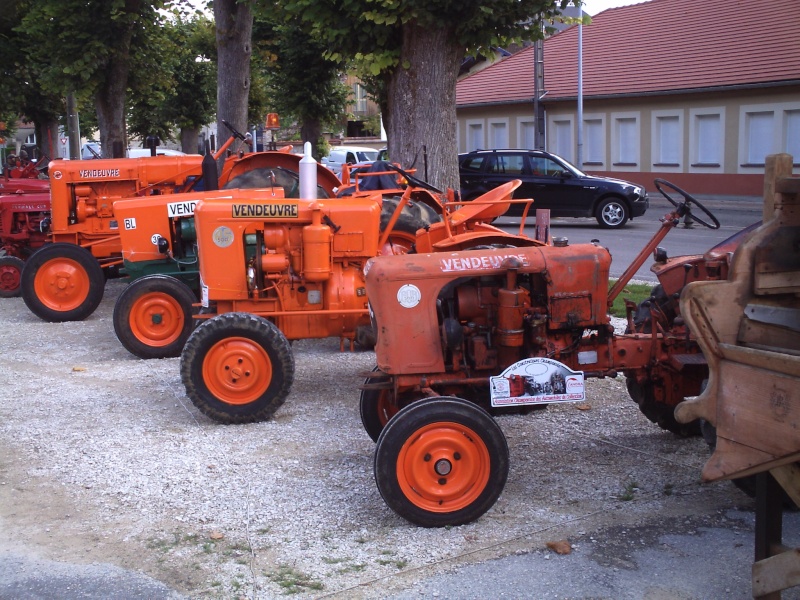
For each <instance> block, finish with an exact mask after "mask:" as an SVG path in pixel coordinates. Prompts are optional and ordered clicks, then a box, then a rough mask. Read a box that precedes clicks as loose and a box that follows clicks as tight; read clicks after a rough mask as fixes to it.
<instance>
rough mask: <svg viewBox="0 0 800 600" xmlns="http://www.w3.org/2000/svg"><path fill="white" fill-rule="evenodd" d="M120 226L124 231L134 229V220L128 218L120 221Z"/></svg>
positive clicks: (133, 218)
mask: <svg viewBox="0 0 800 600" xmlns="http://www.w3.org/2000/svg"><path fill="white" fill-rule="evenodd" d="M122 226H123V227H125V230H126V231H127V230H129V229H136V218H135V217H128V218H127V219H122Z"/></svg>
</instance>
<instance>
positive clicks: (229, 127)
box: [222, 119, 245, 142]
mask: <svg viewBox="0 0 800 600" xmlns="http://www.w3.org/2000/svg"><path fill="white" fill-rule="evenodd" d="M222 124H223V125H225V127H227V128H228V129H230V131H231V133H232V134H233V135H234V136H235V137H237V138H239V139H240V140H242V141H243V142H244V141H245V138H244V135H242V134H241V133H239V132H238V131H236V129H234V127H233V125H231V124H230V123H228V122H227V121H226V120H225V119H222Z"/></svg>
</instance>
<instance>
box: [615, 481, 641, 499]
mask: <svg viewBox="0 0 800 600" xmlns="http://www.w3.org/2000/svg"><path fill="white" fill-rule="evenodd" d="M638 491H639V484H638V483H636V482H635V481H631V482H629V483H628V485H626V486H625V489H624V490H623V491H622V494H621V495H620V497H619V499H620V500H625V501H626V502H627V501H629V500H633V497H634V495H635V494H636V492H638Z"/></svg>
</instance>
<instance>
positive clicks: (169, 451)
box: [0, 281, 749, 598]
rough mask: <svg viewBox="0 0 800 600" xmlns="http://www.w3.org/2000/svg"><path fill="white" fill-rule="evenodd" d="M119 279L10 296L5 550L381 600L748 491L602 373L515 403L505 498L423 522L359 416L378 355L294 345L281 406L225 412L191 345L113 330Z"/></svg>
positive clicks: (2, 430)
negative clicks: (34, 302)
mask: <svg viewBox="0 0 800 600" xmlns="http://www.w3.org/2000/svg"><path fill="white" fill-rule="evenodd" d="M123 287H124V283H123V282H121V281H110V282H108V284H107V287H106V296H105V298H104V300H103V302H102V304H101V305H100V308H99V309H98V311H97V312H96V313H95V314H94V315H92V316H91V317H90V318H89V319H87V320H86V321H83V322H77V323H63V324H55V323H44V322H42V321H40V320H38V319H37V318H36V317H35V316H33V315H32V314H31V313H30V312H29V311H28V309H27V308H26V306H25V305H24V303H23V302H22V300H21V299H18V298H17V299H6V300H2V301H1V302H0V347H2V349H3V353H2V357H0V386H1V389H2V390H3V392H2V396H3V401H2V403H0V531H2V532H3V535H2V536H0V537H1V538H2V539H0V551H2V552H11V551H13V552H16V553H23V554H27V555H31V556H35V557H37V558H41V559H42V560H54V561H66V562H70V563H76V564H84V565H89V564H93V563H110V564H113V565H116V566H118V567H121V568H124V569H131V570H135V571H138V572H141V573H143V574H145V575H148V576H149V577H152V578H154V579H156V580H157V581H160V582H164V583H166V584H167V585H168V586H169V587H170V588H171V589H173V590H175V591H177V592H179V593H180V594H184V595H186V596H189V597H192V598H271V597H275V596H279V595H281V594H283V593H286V592H287V591H288V592H296V593H297V594H298V595H299V596H300V597H325V596H331V597H341V598H380V597H385V596H387V595H388V594H392V593H399V592H401V591H403V590H405V589H409V588H410V586H412V585H413V584H414V582H415V581H418V580H420V579H421V578H423V577H428V576H431V575H434V574H437V573H445V572H447V571H449V570H451V569H456V568H460V567H463V566H464V565H469V564H472V563H479V562H481V561H485V560H489V559H494V558H498V557H505V556H512V555H515V554H524V553H529V552H542V551H544V552H547V551H546V549H545V548H546V546H545V545H546V542H547V541H551V540H561V539H569V540H571V541H572V542H573V543H580V541H581V540H584V541H586V542H587V543H588V540H589V539H590V538H591V536H593V535H594V536H596V535H598V533H597V532H600V531H603V530H604V528H609V527H624V526H625V525H626V524H631V523H638V522H642V521H644V520H647V519H648V518H651V517H652V516H653V515H657V517H658V519H661V520H664V521H666V520H669V519H671V518H673V517H674V518H677V519H680V518H683V517H685V516H686V515H691V514H693V513H696V512H703V513H704V514H706V513H707V514H714V513H715V511H724V510H727V509H729V508H731V507H734V506H736V505H737V503H743V504H744V505H747V504H748V503H749V501H748V500H747V499H746V498H745V497H744V496H741V495H740V494H739V492H738V491H736V490H735V489H733V488H732V487H731V486H729V484H715V485H711V486H709V485H702V484H700V482H699V477H700V471H701V468H702V465H703V464H704V462H705V460H706V459H707V458H708V451H707V449H706V447H705V444H704V443H703V442H702V440H700V439H688V440H682V439H677V438H675V437H674V436H672V435H671V434H669V433H666V432H662V431H660V430H659V429H658V428H657V427H656V426H654V425H652V424H651V423H650V422H649V421H647V420H646V419H645V418H644V417H643V416H642V415H641V414H640V413H639V411H638V408H637V407H636V406H635V404H634V403H633V402H632V401H631V400H630V398H629V397H628V395H627V392H626V390H625V384H624V380H623V379H622V378H618V379H609V380H601V381H591V382H590V384H589V386H588V400H587V402H586V404H585V405H581V406H580V407H579V406H577V405H574V404H564V405H557V406H552V407H549V408H548V409H547V410H542V411H535V412H534V413H533V414H530V415H526V416H504V417H501V418H500V419H499V422H500V424H501V427H502V429H503V431H504V433H505V434H506V436H507V438H508V443H509V447H510V451H511V469H510V473H509V479H508V483H507V485H506V488H505V491H504V492H503V494H502V495H501V496H500V499H499V500H498V502H497V503H496V505H495V506H494V507H493V508H492V509H491V510H490V511H489V512H488V513H487V514H486V515H484V516H483V517H482V518H481V519H479V520H478V521H477V522H475V523H472V524H469V525H466V526H462V527H454V528H449V529H439V530H427V529H422V528H417V527H414V526H412V525H410V524H408V523H407V522H405V521H404V520H403V519H401V518H400V517H398V516H397V515H395V514H394V513H393V512H391V510H390V509H388V508H387V507H386V505H385V504H384V503H383V501H382V499H381V497H380V494H379V493H378V490H377V488H376V487H375V483H374V479H373V475H372V460H373V450H374V444H373V443H372V441H371V440H370V439H369V438H368V436H367V435H366V433H365V432H364V431H363V430H362V427H361V422H360V419H359V416H358V397H359V392H358V385H359V384H360V382H361V381H362V380H363V373H365V372H368V371H370V370H371V369H372V367H373V365H374V356H373V354H372V353H371V352H355V353H350V352H345V353H342V352H340V351H339V341H338V340H336V339H326V340H309V341H303V342H298V343H295V344H294V351H295V359H296V365H297V371H296V376H295V383H294V387H293V390H292V393H291V394H290V396H289V399H288V401H287V403H286V404H285V405H284V406H283V407H282V408H281V409H280V410H279V411H278V413H277V414H276V416H275V418H274V419H273V420H271V421H269V422H265V423H258V424H250V425H231V426H225V425H220V424H217V423H215V422H212V421H210V420H209V419H207V418H206V417H204V416H203V415H202V414H201V413H199V411H197V410H196V409H195V408H194V406H193V405H192V404H191V403H190V401H189V400H188V399H187V398H186V397H185V395H184V390H183V387H182V385H181V383H180V377H179V359H166V360H155V361H143V360H139V359H137V358H135V357H134V356H132V355H131V354H129V353H128V352H127V351H126V350H125V349H124V348H123V347H122V346H121V345H120V344H119V342H118V340H117V339H116V337H115V335H114V331H113V325H112V322H111V314H112V311H113V306H114V301H115V299H116V297H117V296H118V295H119V293H120V291H121V290H122V289H123ZM699 507H702V508H699ZM592 539H594V538H592ZM745 576H747V574H745Z"/></svg>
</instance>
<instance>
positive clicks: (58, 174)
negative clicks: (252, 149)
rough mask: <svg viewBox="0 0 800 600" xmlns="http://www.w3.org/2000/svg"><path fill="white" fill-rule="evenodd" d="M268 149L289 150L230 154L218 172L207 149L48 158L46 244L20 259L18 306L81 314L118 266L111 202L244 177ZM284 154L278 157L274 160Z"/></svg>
mask: <svg viewBox="0 0 800 600" xmlns="http://www.w3.org/2000/svg"><path fill="white" fill-rule="evenodd" d="M239 136H241V137H242V138H244V136H242V135H241V134H240V133H238V132H234V135H233V136H232V137H231V138H230V139H229V140H228V141H227V142H226V144H225V145H223V146H222V148H220V149H219V150H218V151H217V154H216V157H219V156H221V155H222V153H223V152H224V151H225V150H226V149H227V148H228V147H229V145H230V144H231V143H232V142H233V141H234V139H235V138H236V137H239ZM274 154H286V155H288V153H263V152H261V153H252V154H246V155H245V154H239V155H232V156H230V157H228V158H227V159H226V161H225V163H224V166H223V168H222V170H221V173H220V174H219V176H217V172H216V165H215V164H214V160H212V157H211V156H210V155H206V157H202V156H200V155H185V156H154V157H146V158H137V159H104V160H101V161H98V160H93V161H61V160H56V161H53V162H51V163H50V175H51V184H52V185H51V194H50V196H51V218H50V220H49V221H48V224H49V229H48V231H47V233H48V240H49V241H50V242H52V243H50V244H47V245H45V246H43V247H42V248H40V249H39V250H37V251H36V252H35V253H34V254H33V255H32V256H31V257H30V259H29V260H28V261H27V262H26V265H25V268H24V269H23V272H22V279H21V286H22V296H23V299H24V300H25V304H26V305H27V306H28V308H30V309H31V311H32V312H33V313H34V314H36V315H37V316H38V317H40V318H41V319H44V320H46V321H56V322H58V321H74V320H81V319H85V318H86V317H87V316H89V315H90V314H92V312H94V310H95V308H97V305H98V304H99V303H100V301H101V300H102V297H103V292H104V287H105V278H106V277H107V276H109V275H115V274H117V273H118V272H119V271H120V269H121V267H122V266H123V259H122V241H121V234H120V227H119V223H120V220H119V217H118V216H117V215H116V214H115V209H114V205H115V203H116V202H118V201H120V200H123V199H142V198H146V197H152V196H163V195H167V194H176V193H185V192H189V191H192V190H203V189H215V187H214V186H209V185H208V184H207V180H208V179H209V178H212V177H213V179H215V180H217V181H218V183H219V184H222V185H224V184H226V183H228V182H231V181H234V180H237V179H238V180H241V179H242V178H245V177H246V176H247V172H248V171H256V172H258V173H263V170H264V169H267V168H269V167H272V166H274V165H273V162H272V161H273V159H272V157H271V156H269V155H274ZM216 157H215V158H216ZM284 160H285V159H284V157H281V158H280V162H281V163H282V162H283V161H284ZM204 161H205V164H206V165H207V166H206V167H205V170H206V171H204V167H203V163H204ZM204 172H207V173H208V174H206V175H204ZM257 180H258V178H257V177H256V178H253V181H257Z"/></svg>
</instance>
